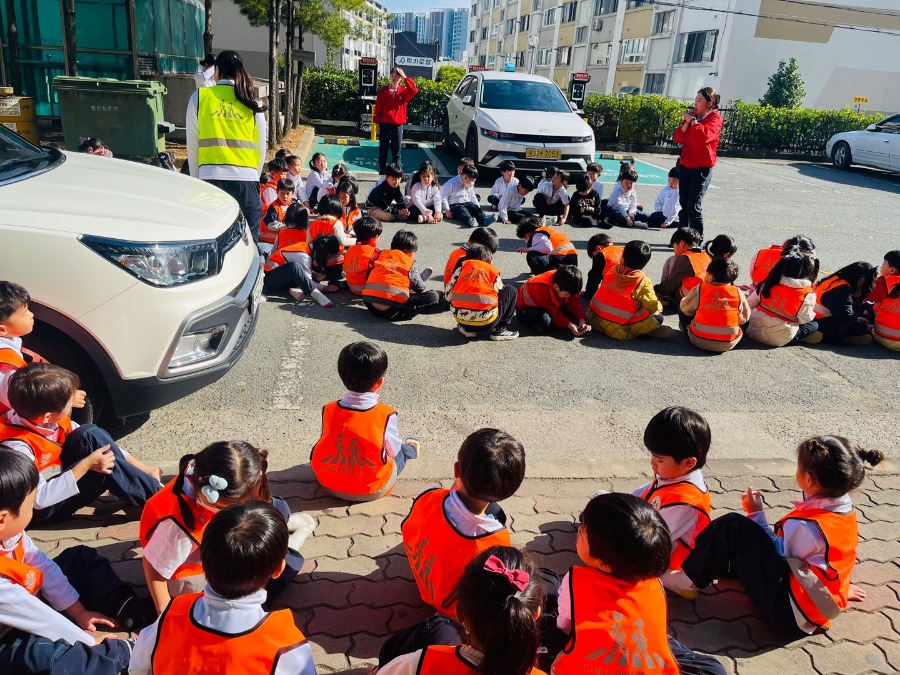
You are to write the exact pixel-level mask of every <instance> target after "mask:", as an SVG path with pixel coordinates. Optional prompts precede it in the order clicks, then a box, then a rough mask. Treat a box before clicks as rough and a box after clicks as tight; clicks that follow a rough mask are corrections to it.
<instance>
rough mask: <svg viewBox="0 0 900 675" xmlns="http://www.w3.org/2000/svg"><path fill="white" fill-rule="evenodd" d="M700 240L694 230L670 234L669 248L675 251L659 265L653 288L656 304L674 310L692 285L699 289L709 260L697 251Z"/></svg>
mask: <svg viewBox="0 0 900 675" xmlns="http://www.w3.org/2000/svg"><path fill="white" fill-rule="evenodd" d="M700 243H701V237H700V233H699V232H697V230H694V229H691V228H689V227H679V228H678V229H677V230H675V231H674V232H673V233H672V238H671V239H670V240H669V246H671V247H672V249H673V250H674V251H675V255H673V256H670V257H669V259H668V260H666V263H665V265H664V266H663V271H662V276H661V277H660V280H659V283H658V284H656V286H654V287H653V290H654V291H656V295H657V297H658V298H659V300H660V302H662V303H663V304H664V305H667V304H673V305H675V306H676V307H677V306H678V303H679V302H681V299H682V298H683V297H684V296H685V295H687V293H688V291H690V290H691V289H692V288H693V287H694V286H699V285H700V282H701V281H702V280H703V275H704V273H705V272H706V266H707V265H709V261H710V260H711V259H712V258H711V257H710V256H709V254H708V253H706V252H705V251H704V250H703V249H701V248H700Z"/></svg>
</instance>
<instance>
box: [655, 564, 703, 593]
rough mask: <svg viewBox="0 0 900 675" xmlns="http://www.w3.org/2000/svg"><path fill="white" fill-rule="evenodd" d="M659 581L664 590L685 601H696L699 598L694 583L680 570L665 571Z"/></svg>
mask: <svg viewBox="0 0 900 675" xmlns="http://www.w3.org/2000/svg"><path fill="white" fill-rule="evenodd" d="M659 580H660V581H661V582H662V585H663V587H664V588H666V590H669V591H672V592H673V593H676V594H677V595H680V596H681V597H682V598H684V599H685V600H696V599H697V598H698V597H699V596H700V591H699V590H697V587H696V586H694V582H693V581H691V578H690V577H689V576H688V575H687V574H685V573H684V572H682V571H681V570H666V571H665V572H663V575H662V576H661V577H660V578H659Z"/></svg>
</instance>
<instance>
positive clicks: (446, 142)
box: [441, 120, 456, 155]
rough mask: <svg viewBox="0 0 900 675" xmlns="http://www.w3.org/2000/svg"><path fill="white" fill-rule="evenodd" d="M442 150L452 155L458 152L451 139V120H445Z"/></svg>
mask: <svg viewBox="0 0 900 675" xmlns="http://www.w3.org/2000/svg"><path fill="white" fill-rule="evenodd" d="M441 150H442V151H443V152H446V153H447V154H448V155H452V154H454V153H455V152H456V148H454V147H453V141H452V140H451V139H450V122H449V120H444V131H443V138H442V139H441Z"/></svg>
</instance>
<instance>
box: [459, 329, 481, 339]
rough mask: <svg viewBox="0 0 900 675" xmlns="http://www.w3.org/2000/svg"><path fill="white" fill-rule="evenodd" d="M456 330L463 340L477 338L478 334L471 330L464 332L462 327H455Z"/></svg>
mask: <svg viewBox="0 0 900 675" xmlns="http://www.w3.org/2000/svg"><path fill="white" fill-rule="evenodd" d="M456 329H457V330H458V331H459V332H460V333H461V334H462V336H463V337H464V338H468V339H470V340H471V339H473V338H477V337H478V333H476V332H475V331H471V330H466V329H465V327H463V326H457V327H456Z"/></svg>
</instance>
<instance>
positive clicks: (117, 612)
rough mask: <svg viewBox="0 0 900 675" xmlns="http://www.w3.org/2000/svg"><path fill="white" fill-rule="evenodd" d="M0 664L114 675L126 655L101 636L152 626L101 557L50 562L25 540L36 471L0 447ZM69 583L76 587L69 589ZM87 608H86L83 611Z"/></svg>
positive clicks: (83, 550)
mask: <svg viewBox="0 0 900 675" xmlns="http://www.w3.org/2000/svg"><path fill="white" fill-rule="evenodd" d="M0 466H2V471H0V608H2V609H0V626H2V627H3V629H4V630H3V631H2V633H3V634H2V635H0V665H2V670H3V672H4V673H16V674H17V675H37V674H38V673H41V674H43V673H73V674H77V675H81V674H83V675H117V674H118V673H119V672H122V671H124V669H125V668H126V667H127V666H128V660H129V657H130V654H131V648H130V646H129V645H128V644H127V643H126V641H125V640H117V639H115V638H112V637H109V638H106V639H104V640H102V641H101V642H98V640H97V638H96V637H95V636H94V633H96V632H97V631H99V630H110V629H112V628H116V627H118V628H119V629H120V630H139V629H140V628H142V627H143V626H146V625H147V623H149V622H150V621H152V620H153V611H152V607H149V606H148V604H147V603H146V602H142V601H140V600H138V598H137V597H136V596H135V594H134V590H133V589H132V587H131V586H130V585H129V584H126V583H124V582H122V581H121V580H120V579H119V577H118V576H117V575H116V573H115V572H114V571H113V568H112V565H110V564H109V561H108V560H107V559H106V558H103V557H102V556H100V555H98V554H97V552H96V551H95V550H94V549H92V548H89V547H87V546H74V547H72V548H69V549H66V550H65V551H63V552H62V553H60V554H59V555H58V556H57V557H56V560H51V559H50V558H48V557H47V556H46V555H45V554H44V553H43V552H42V551H41V550H40V549H39V548H38V547H37V546H36V545H35V544H34V542H33V541H32V540H31V538H30V537H29V536H28V535H27V534H26V533H25V528H26V527H28V525H29V522H30V521H31V515H32V509H33V508H34V500H35V496H36V494H37V485H38V472H37V469H36V468H35V466H34V464H33V463H32V462H30V461H28V459H26V458H25V457H23V456H22V455H20V454H19V453H17V452H13V451H11V450H6V449H2V448H0ZM70 579H71V580H72V582H74V584H75V585H76V586H77V587H74V586H73V583H72V582H70V581H69V580H70ZM88 608H90V609H88Z"/></svg>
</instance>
